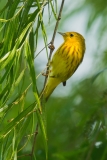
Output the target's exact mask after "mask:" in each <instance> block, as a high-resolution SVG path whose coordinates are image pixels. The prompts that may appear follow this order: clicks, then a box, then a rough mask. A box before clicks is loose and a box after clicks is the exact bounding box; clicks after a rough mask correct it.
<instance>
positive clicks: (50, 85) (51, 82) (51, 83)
mask: <svg viewBox="0 0 107 160" xmlns="http://www.w3.org/2000/svg"><path fill="white" fill-rule="evenodd" d="M60 83H61V82H60V80H59V79H58V78H51V77H49V79H48V81H47V85H46V88H45V90H44V98H45V100H46V101H47V100H48V98H49V96H50V95H51V93H52V92H53V91H54V89H55V88H56V87H57V86H58V85H59V84H60Z"/></svg>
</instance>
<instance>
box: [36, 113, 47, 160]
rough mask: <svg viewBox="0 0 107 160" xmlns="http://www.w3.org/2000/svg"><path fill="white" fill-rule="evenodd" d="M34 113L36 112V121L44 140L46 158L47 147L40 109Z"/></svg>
mask: <svg viewBox="0 0 107 160" xmlns="http://www.w3.org/2000/svg"><path fill="white" fill-rule="evenodd" d="M36 114H37V118H38V122H39V124H40V129H41V131H42V136H43V141H44V145H45V151H46V159H47V155H48V147H47V133H46V126H45V123H44V120H43V118H42V115H41V114H40V111H39V110H37V111H36Z"/></svg>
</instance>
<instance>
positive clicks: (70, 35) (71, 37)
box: [58, 32, 85, 43]
mask: <svg viewBox="0 0 107 160" xmlns="http://www.w3.org/2000/svg"><path fill="white" fill-rule="evenodd" d="M58 33H59V34H61V35H62V36H63V38H64V41H68V42H70V43H71V42H76V41H79V42H81V43H85V39H84V37H83V36H82V35H81V34H79V33H77V32H65V33H62V32H58Z"/></svg>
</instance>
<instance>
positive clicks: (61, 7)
mask: <svg viewBox="0 0 107 160" xmlns="http://www.w3.org/2000/svg"><path fill="white" fill-rule="evenodd" d="M64 1H65V0H62V3H61V6H60V10H59V15H58V19H57V21H56V25H55V29H54V32H53V36H52V40H51V42H50V46H49V49H50V54H49V58H48V62H50V60H51V56H52V53H53V51H54V48H55V47H54V40H55V36H56V31H57V28H58V25H59V21H60V19H61V14H62V9H63V6H64ZM48 70H49V67H47V71H46V73H47V72H48ZM47 78H48V77H47V76H46V77H45V81H44V87H43V90H44V88H45V86H46V82H47Z"/></svg>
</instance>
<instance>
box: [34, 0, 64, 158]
mask: <svg viewBox="0 0 107 160" xmlns="http://www.w3.org/2000/svg"><path fill="white" fill-rule="evenodd" d="M64 1H65V0H62V3H61V6H60V10H59V14H58V19H57V21H56V25H55V29H54V32H53V36H52V40H51V42H50V43H49V44H50V46H49V48H50V53H49V58H48V62H49V61H50V60H51V56H52V53H53V50H54V40H55V35H56V31H57V28H58V24H59V21H60V19H61V13H62V9H63V6H64ZM48 70H49V67H47V70H46V73H47V72H48ZM47 78H48V77H47V76H46V77H45V81H44V87H43V90H44V88H45V86H46V82H47ZM37 134H38V124H37V125H36V131H35V136H34V141H33V146H32V151H31V160H32V158H33V153H34V148H35V144H36V137H37Z"/></svg>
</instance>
